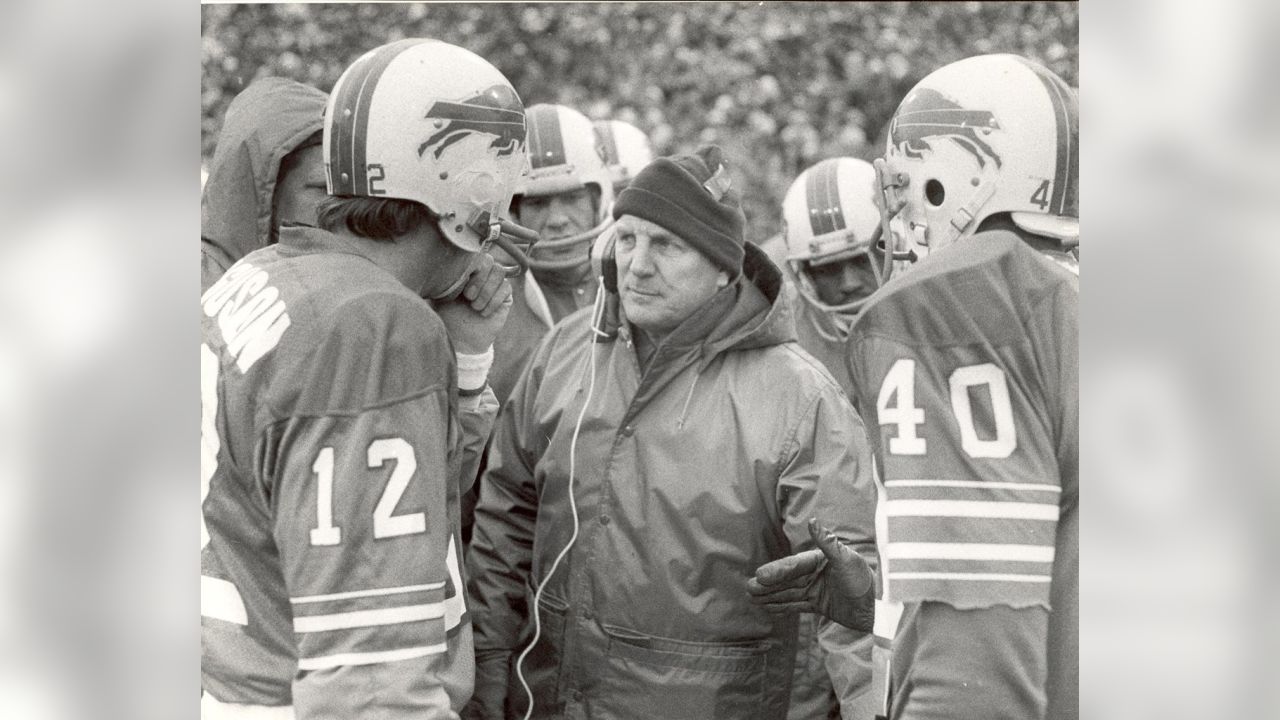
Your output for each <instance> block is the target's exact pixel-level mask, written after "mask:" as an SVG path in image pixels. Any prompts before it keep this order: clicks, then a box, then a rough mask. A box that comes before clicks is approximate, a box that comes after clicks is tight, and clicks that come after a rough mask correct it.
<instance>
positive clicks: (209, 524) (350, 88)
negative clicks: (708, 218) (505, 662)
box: [200, 39, 525, 719]
mask: <svg viewBox="0 0 1280 720" xmlns="http://www.w3.org/2000/svg"><path fill="white" fill-rule="evenodd" d="M406 139H408V140H409V142H406ZM524 144H525V122H524V107H523V105H522V104H521V102H520V99H519V97H518V96H517V95H516V92H515V90H514V89H513V88H512V87H511V84H510V83H509V82H508V81H507V79H506V78H505V77H504V76H503V75H502V74H501V73H500V72H499V71H498V70H497V69H496V68H494V67H493V66H492V65H490V64H489V63H488V62H486V61H485V60H483V59H481V58H480V57H478V56H476V55H474V54H472V53H471V52H469V51H467V50H464V49H462V48H459V47H456V46H453V45H450V44H447V43H443V42H438V41H434V40H420V39H409V40H402V41H399V42H395V43H392V44H389V45H385V46H383V47H380V48H377V49H375V50H373V51H370V52H369V53H366V54H365V55H363V56H362V57H360V58H359V59H358V60H356V62H355V63H354V64H352V65H351V66H350V67H349V68H348V69H347V70H346V71H345V72H344V73H343V75H342V76H341V77H340V78H339V80H338V82H337V84H336V85H335V87H334V89H333V92H332V94H331V95H330V97H329V101H328V106H327V108H326V110H325V114H324V124H323V145H322V147H323V158H324V168H325V172H326V175H327V190H328V194H329V195H330V196H331V197H328V198H326V199H325V200H323V201H322V202H321V203H320V205H319V208H318V212H317V216H318V217H317V224H318V226H319V227H307V226H301V225H299V226H292V227H284V228H282V229H281V231H280V241H279V243H277V244H274V245H270V246H268V247H265V248H262V249H259V250H257V251H255V252H252V253H250V254H248V255H247V256H245V257H244V258H243V259H241V260H240V261H239V262H237V263H236V264H235V265H233V266H232V267H231V268H230V269H229V270H228V271H227V272H226V274H225V275H223V276H222V278H221V280H219V281H218V282H217V283H215V284H214V285H213V287H212V288H210V289H209V290H208V291H207V292H206V293H205V294H204V295H203V297H202V300H201V308H202V315H203V317H202V323H203V342H202V344H201V347H200V369H201V373H200V383H201V401H202V402H201V411H202V416H201V451H202V452H201V467H200V472H201V506H202V513H201V543H200V545H201V578H200V590H201V615H202V623H201V625H202V643H201V644H202V661H201V678H202V688H203V691H204V692H203V697H202V700H201V707H202V715H203V716H204V717H205V718H224V717H225V718H281V719H283V718H298V719H303V718H308V719H309V718H353V717H373V716H376V717H380V718H456V717H457V716H458V715H457V712H458V710H459V709H460V708H461V707H462V705H463V704H464V703H465V702H466V701H467V700H468V698H469V696H470V694H471V688H472V676H473V673H474V656H473V651H472V632H471V626H470V618H469V617H468V615H467V610H466V606H465V602H464V600H463V588H464V584H463V582H462V578H461V573H460V563H459V559H460V553H459V550H460V547H459V538H458V533H459V517H458V514H459V507H458V499H459V495H460V493H461V491H462V490H464V489H465V486H463V487H460V483H469V482H470V478H471V477H474V471H475V468H474V467H472V468H470V469H469V470H463V469H462V468H461V465H462V464H463V461H464V458H463V456H464V453H465V448H464V447H463V439H464V438H466V437H468V436H469V435H470V436H471V437H473V438H474V437H480V438H483V437H484V436H486V435H487V433H488V430H489V429H490V428H491V427H492V423H493V419H494V417H495V416H496V412H497V403H496V400H495V399H494V398H493V395H492V392H491V391H488V390H486V389H485V375H486V370H487V364H488V362H489V361H490V360H491V358H492V350H491V349H490V346H491V344H492V342H493V338H494V335H495V334H496V333H497V331H498V330H499V328H501V326H502V323H503V322H504V320H505V318H506V312H507V308H509V305H510V302H509V298H510V287H509V284H508V283H507V282H506V281H505V278H504V277H503V272H502V269H501V268H500V267H499V266H498V265H497V264H496V263H495V262H494V259H493V258H492V257H491V256H490V255H488V254H487V253H486V252H484V251H485V250H486V249H487V247H488V243H489V242H491V241H492V240H494V238H495V236H497V235H499V234H501V231H502V229H503V222H504V221H502V220H500V218H501V216H502V215H503V214H504V213H506V211H507V209H508V205H509V203H510V200H511V195H512V192H513V191H514V188H515V183H516V180H517V178H518V177H519V175H520V173H521V171H522V169H523V166H524V164H525V156H524V151H525V148H524ZM508 229H509V230H510V228H508ZM512 231H513V232H514V230H512ZM423 298H430V299H431V300H432V302H428V301H427V300H424V299H423ZM468 415H470V416H472V417H473V419H474V418H482V419H483V421H484V423H485V426H484V427H483V428H473V429H472V430H470V431H468V429H467V428H466V427H464V426H462V424H463V423H464V422H465V420H464V419H463V418H464V417H466V416H468ZM481 442H482V440H481Z"/></svg>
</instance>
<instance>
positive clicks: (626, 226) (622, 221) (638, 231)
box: [616, 215, 688, 246]
mask: <svg viewBox="0 0 1280 720" xmlns="http://www.w3.org/2000/svg"><path fill="white" fill-rule="evenodd" d="M616 227H617V232H618V233H619V234H622V233H627V234H631V235H636V236H642V235H643V236H645V237H647V238H649V240H651V241H652V240H659V239H661V240H666V241H668V242H674V243H677V244H679V245H686V246H687V245H688V243H687V242H685V241H684V239H683V238H681V237H680V236H679V235H676V234H675V233H673V232H671V231H670V230H668V229H666V228H664V227H662V226H661V225H659V224H658V223H656V222H653V221H652V220H645V219H644V218H641V217H636V216H635V215H623V216H622V217H620V218H618V223H617V226H616Z"/></svg>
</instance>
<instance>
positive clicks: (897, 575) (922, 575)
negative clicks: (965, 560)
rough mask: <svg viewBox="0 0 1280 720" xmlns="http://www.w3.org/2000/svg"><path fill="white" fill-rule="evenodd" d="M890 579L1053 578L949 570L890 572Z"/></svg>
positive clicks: (1035, 580)
mask: <svg viewBox="0 0 1280 720" xmlns="http://www.w3.org/2000/svg"><path fill="white" fill-rule="evenodd" d="M889 578H890V579H892V580H970V581H983V582H1018V583H1048V582H1050V581H1051V580H1052V579H1053V578H1052V576H1051V575H1049V574H1045V575H1015V574H1011V573H949V572H890V573H889Z"/></svg>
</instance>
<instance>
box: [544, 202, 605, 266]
mask: <svg viewBox="0 0 1280 720" xmlns="http://www.w3.org/2000/svg"><path fill="white" fill-rule="evenodd" d="M611 227H613V218H611V217H608V216H607V215H606V216H605V219H603V220H601V221H600V222H599V223H598V224H597V225H596V226H595V227H593V228H591V229H590V230H587V231H586V232H580V233H577V234H575V235H570V236H568V237H562V238H556V239H555V240H541V241H539V242H538V247H537V250H559V249H562V248H567V247H573V246H575V245H583V246H584V248H583V253H582V257H578V258H574V257H569V258H565V259H563V260H545V259H542V258H539V257H536V256H534V255H533V253H532V250H533V249H532V248H530V250H531V253H530V256H529V258H528V261H527V262H528V267H529V269H531V270H545V271H550V272H556V271H559V270H572V269H573V268H576V267H579V266H580V265H582V264H583V263H585V262H587V261H588V260H589V259H590V257H591V256H590V252H589V251H590V248H591V243H593V242H595V239H596V238H598V237H600V236H601V235H602V234H604V233H605V232H606V231H607V230H609V228H611Z"/></svg>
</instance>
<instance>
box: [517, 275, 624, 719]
mask: <svg viewBox="0 0 1280 720" xmlns="http://www.w3.org/2000/svg"><path fill="white" fill-rule="evenodd" d="M604 293H605V290H604V278H603V277H601V278H600V281H599V284H598V286H597V287H596V300H595V303H593V305H592V307H591V331H592V333H593V335H596V334H600V331H599V329H598V328H597V325H598V324H599V322H600V320H601V318H600V316H601V315H602V314H603V312H604ZM597 344H598V343H597V342H596V339H595V337H594V336H593V337H592V338H591V354H590V357H591V382H590V384H589V385H588V386H587V399H586V400H585V401H584V402H583V403H582V411H581V412H579V413H578V422H577V423H576V424H575V425H574V427H573V439H572V440H571V441H570V442H569V509H570V511H571V512H572V514H573V533H572V534H570V535H569V542H568V543H567V544H566V545H565V546H564V549H563V550H561V551H560V554H559V555H557V556H556V559H555V561H554V562H552V563H551V569H550V570H549V571H547V574H546V577H544V578H542V582H540V583H538V589H537V591H535V592H534V594H533V639H532V640H530V641H529V646H528V647H526V648H525V649H524V652H521V653H520V657H519V658H517V659H516V677H517V678H518V679H519V680H520V685H521V687H523V688H524V694H525V697H527V698H529V707H528V708H526V709H525V711H524V720H529V718H530V717H532V716H533V690H531V689H529V683H528V682H527V681H526V680H525V679H524V669H523V665H524V659H525V657H526V656H527V655H528V654H529V653H530V651H532V650H533V648H534V646H535V645H537V644H538V638H540V637H541V636H542V621H541V619H540V618H539V617H538V608H539V607H540V606H541V605H542V591H543V590H545V589H546V588H547V584H548V583H549V582H551V576H553V575H555V573H556V568H558V567H560V561H561V560H563V559H564V558H565V556H567V555H568V554H569V549H570V548H572V547H573V543H574V542H575V541H576V540H577V539H578V503H577V500H576V499H575V498H574V497H573V478H574V471H575V469H576V468H575V465H576V462H577V454H578V432H579V431H580V430H582V419H583V418H584V417H586V415H587V408H588V407H590V406H591V396H592V395H593V394H594V393H595V390H596V345H597Z"/></svg>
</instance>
